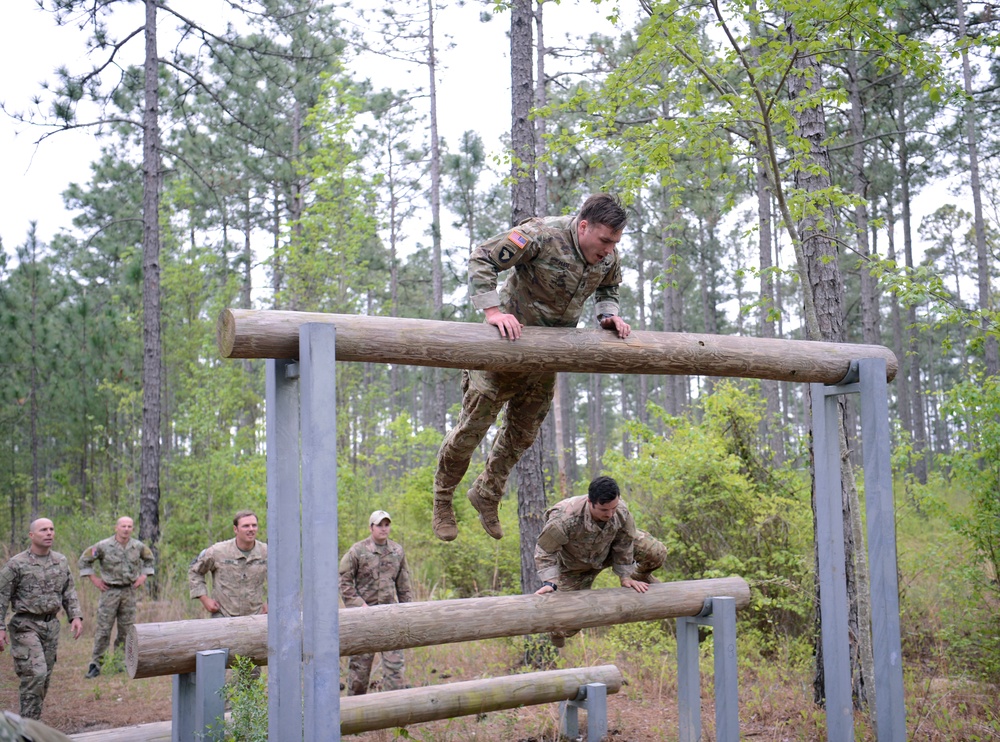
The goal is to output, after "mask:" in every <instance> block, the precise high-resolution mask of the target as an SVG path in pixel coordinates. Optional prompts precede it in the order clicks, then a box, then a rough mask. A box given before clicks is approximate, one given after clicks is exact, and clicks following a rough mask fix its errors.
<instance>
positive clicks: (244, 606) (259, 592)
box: [188, 538, 267, 618]
mask: <svg viewBox="0 0 1000 742" xmlns="http://www.w3.org/2000/svg"><path fill="white" fill-rule="evenodd" d="M209 573H211V575H212V598H213V599H214V600H216V601H218V603H219V609H220V610H219V613H218V614H216V615H222V616H226V617H227V618H231V617H233V616H256V615H257V614H258V613H260V612H261V611H262V610H263V609H264V586H265V583H266V582H267V544H265V543H264V542H263V541H257V542H255V543H254V546H253V549H251V550H250V551H249V552H248V553H246V554H244V553H243V552H242V551H240V548H239V547H238V546H237V545H236V539H235V538H231V539H229V540H228V541H220V542H219V543H217V544H212V545H211V546H209V547H208V548H207V549H205V550H204V551H202V552H201V553H200V554H199V555H198V556H197V557H195V560H194V561H193V562H191V567H190V569H188V588H189V589H190V594H191V597H192V598H200V597H201V596H202V595H208V584H207V581H206V580H205V575H207V574H209Z"/></svg>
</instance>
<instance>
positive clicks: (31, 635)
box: [0, 518, 83, 719]
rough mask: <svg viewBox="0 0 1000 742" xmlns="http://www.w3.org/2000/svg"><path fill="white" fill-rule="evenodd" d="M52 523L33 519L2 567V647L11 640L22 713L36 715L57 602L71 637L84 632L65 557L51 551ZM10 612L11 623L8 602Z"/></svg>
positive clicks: (51, 652)
mask: <svg viewBox="0 0 1000 742" xmlns="http://www.w3.org/2000/svg"><path fill="white" fill-rule="evenodd" d="M55 534H56V529H55V526H54V525H53V524H52V521H51V520H49V519H48V518H38V519H36V520H34V521H32V523H31V526H30V527H29V531H28V540H29V542H30V544H29V546H28V548H27V549H26V550H25V551H22V552H21V553H20V554H17V555H15V556H13V557H11V559H10V561H9V562H7V564H5V565H4V566H3V568H2V569H0V652H2V651H3V649H4V647H6V646H7V644H8V643H9V644H10V654H11V656H12V657H13V658H14V672H16V673H17V676H18V677H19V678H20V679H21V688H20V696H21V716H24V717H26V718H28V719H38V718H39V717H41V715H42V702H43V701H44V700H45V694H46V693H47V692H48V690H49V679H50V678H51V677H52V668H53V667H54V666H55V664H56V649H57V647H58V646H59V608H60V607H61V608H62V609H63V610H64V611H66V617H67V618H68V619H69V623H70V628H71V629H72V631H73V638H74V639H79V638H80V634H81V633H82V632H83V613H82V612H81V611H80V601H79V600H77V597H76V587H75V586H74V585H73V575H72V574H71V573H70V571H69V562H68V561H67V560H66V557H64V556H63V555H62V554H60V553H59V552H57V551H52V542H53V541H54V540H55ZM8 605H9V606H11V607H12V608H13V610H14V615H13V616H12V617H11V619H10V623H9V624H6V626H4V622H5V621H6V619H7V606H8Z"/></svg>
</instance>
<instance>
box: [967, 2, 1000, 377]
mask: <svg viewBox="0 0 1000 742" xmlns="http://www.w3.org/2000/svg"><path fill="white" fill-rule="evenodd" d="M956 9H957V12H958V35H959V36H960V37H961V38H962V39H965V36H966V33H967V30H968V29H967V26H966V20H965V2H964V0H956ZM962 80H963V82H964V85H965V96H966V97H965V101H966V102H965V135H966V139H967V142H968V147H969V188H971V189H972V209H973V216H972V218H973V224H974V226H975V229H976V268H977V270H978V273H979V311H980V312H982V319H980V326H981V327H982V330H983V335H984V336H985V338H986V345H985V348H984V351H985V360H986V374H987V376H996V375H997V374H1000V347H998V343H997V337H996V334H995V333H993V332H990V331H989V329H990V328H989V319H988V312H989V311H990V310H991V309H992V307H993V297H992V296H991V295H990V275H991V273H992V271H991V270H990V266H991V263H992V261H991V260H990V254H989V252H988V250H987V245H986V224H985V222H984V220H983V195H982V183H981V181H980V176H979V133H978V131H977V129H976V102H975V99H974V98H973V93H974V90H973V87H972V67H971V66H970V65H969V50H968V48H967V47H966V46H965V45H964V44H963V45H962Z"/></svg>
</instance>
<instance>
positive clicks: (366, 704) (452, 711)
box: [340, 665, 622, 734]
mask: <svg viewBox="0 0 1000 742" xmlns="http://www.w3.org/2000/svg"><path fill="white" fill-rule="evenodd" d="M588 683H604V685H606V686H607V688H608V694H611V693H617V692H618V691H619V690H620V689H621V687H622V674H621V672H620V671H619V670H618V668H617V667H615V666H614V665H599V666H597V667H580V668H571V669H568V670H550V671H547V672H529V673H525V674H523V675H510V676H507V677H502V678H490V679H487V680H468V681H465V682H461V683H448V684H446V685H431V686H427V687H425V688H410V689H407V690H394V691H386V692H384V693H371V694H369V695H366V696H348V697H345V698H341V699H340V733H341V734H359V733H360V732H369V731H372V730H374V729H389V728H392V727H402V726H407V725H408V724H420V723H422V722H426V721H436V720H437V719H450V718H453V717H456V716H469V715H471V714H484V713H487V712H490V711H502V710H504V709H513V708H520V707H521V706H533V705H538V704H542V703H556V702H558V701H569V700H572V699H574V698H576V696H577V693H579V691H580V687H581V686H584V685H587V684H588Z"/></svg>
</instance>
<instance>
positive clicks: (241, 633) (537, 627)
mask: <svg viewBox="0 0 1000 742" xmlns="http://www.w3.org/2000/svg"><path fill="white" fill-rule="evenodd" d="M715 596H727V597H733V598H736V607H737V608H745V607H746V606H747V605H749V603H750V588H749V586H748V585H747V583H746V581H745V580H743V578H741V577H721V578H716V579H712V580H687V581H684V582H665V583H660V584H656V585H650V587H649V591H648V592H646V593H644V594H640V593H637V592H635V591H634V590H631V589H629V588H609V589H605V590H584V591H581V592H557V593H550V594H548V595H505V596H500V597H495V598H465V599H458V600H434V601H429V602H425V603H403V604H400V605H376V606H371V607H369V608H365V609H364V610H358V609H349V608H341V609H340V654H341V656H342V657H346V656H350V655H355V654H368V653H371V652H384V651H386V650H389V649H409V648H411V647H425V646H430V645H437V644H452V643H455V642H469V641H479V640H481V639H495V638H497V637H501V636H523V635H526V634H542V633H546V632H550V631H567V630H574V629H585V628H590V627H592V626H611V625H614V624H620V623H632V622H635V621H656V620H660V619H665V618H677V617H679V616H696V615H698V614H699V613H700V612H701V610H702V608H703V607H704V605H705V601H706V600H709V599H711V598H712V597H715ZM209 649H228V650H229V660H230V663H231V662H232V661H233V658H234V657H235V656H236V655H240V656H241V657H250V658H251V659H253V660H254V662H257V663H258V664H267V616H243V617H240V618H215V619H211V620H205V619H195V620H190V621H166V622H160V623H141V624H135V625H133V626H132V628H131V629H129V632H128V636H127V637H126V639H125V666H126V667H127V668H128V674H129V676H130V677H133V678H149V677H155V676H158V675H174V674H176V673H186V672H193V671H194V668H195V656H196V654H197V653H198V652H201V651H204V650H209Z"/></svg>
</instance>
